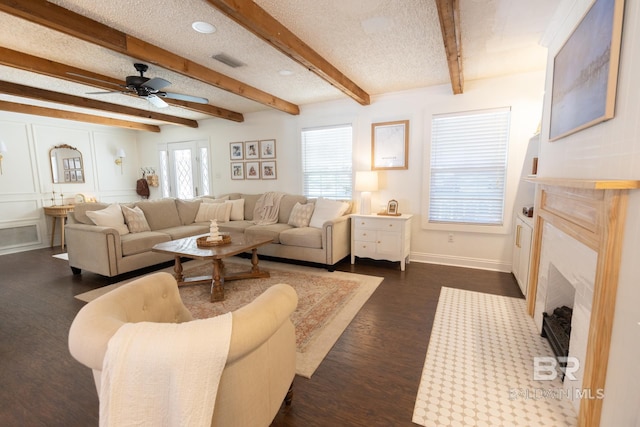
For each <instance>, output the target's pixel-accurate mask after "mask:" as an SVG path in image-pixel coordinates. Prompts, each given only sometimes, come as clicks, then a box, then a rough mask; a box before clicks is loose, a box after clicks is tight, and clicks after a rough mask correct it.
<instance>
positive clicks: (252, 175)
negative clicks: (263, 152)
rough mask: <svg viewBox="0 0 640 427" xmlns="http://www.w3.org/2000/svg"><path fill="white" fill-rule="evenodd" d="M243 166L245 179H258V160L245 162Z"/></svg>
mask: <svg viewBox="0 0 640 427" xmlns="http://www.w3.org/2000/svg"><path fill="white" fill-rule="evenodd" d="M244 167H245V176H246V178H247V179H260V162H247V163H245V165H244Z"/></svg>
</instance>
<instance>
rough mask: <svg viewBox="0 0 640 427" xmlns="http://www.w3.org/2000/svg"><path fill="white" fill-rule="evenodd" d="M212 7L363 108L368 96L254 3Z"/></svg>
mask: <svg viewBox="0 0 640 427" xmlns="http://www.w3.org/2000/svg"><path fill="white" fill-rule="evenodd" d="M207 1H208V2H209V3H210V4H211V5H212V6H213V7H215V8H216V9H217V10H219V11H220V12H222V13H224V14H225V15H226V16H228V17H229V18H231V19H233V20H234V21H236V22H237V23H238V24H240V25H241V26H243V27H244V28H245V29H247V30H249V31H250V32H252V33H253V34H255V35H257V36H258V37H260V38H261V39H263V40H264V41H265V42H267V43H269V44H270V45H271V46H273V47H275V48H276V49H278V50H279V51H281V52H282V53H284V54H285V55H287V56H288V57H290V58H291V59H293V60H294V61H297V62H299V63H300V64H302V66H304V67H305V68H307V69H308V70H310V71H312V72H314V73H315V74H317V75H318V76H320V77H321V78H322V79H324V80H326V81H327V82H328V83H330V84H332V85H333V86H335V87H337V88H338V89H340V90H341V91H342V92H344V93H345V94H346V95H348V96H350V97H351V98H353V99H354V100H356V101H357V102H359V103H360V104H362V105H369V104H370V99H369V94H368V93H367V92H365V91H364V90H363V89H361V88H360V87H359V86H358V85H357V84H355V83H354V82H353V81H351V80H350V79H349V78H348V77H347V76H345V75H344V74H343V73H342V72H340V70H338V69H337V68H336V67H334V66H333V65H332V64H331V63H329V61H327V60H326V59H324V58H323V57H322V56H321V55H320V54H319V53H318V52H316V51H315V50H313V49H312V48H311V47H310V46H309V45H307V44H306V43H305V42H304V41H302V40H300V38H298V36H296V35H295V34H294V33H292V32H291V31H290V30H289V29H288V28H287V27H285V26H284V25H282V24H281V23H280V22H279V21H278V20H276V19H275V18H274V17H273V16H271V15H269V14H268V13H267V12H266V11H265V10H264V9H262V8H261V7H260V6H258V5H257V4H256V3H254V2H253V1H252V0H207Z"/></svg>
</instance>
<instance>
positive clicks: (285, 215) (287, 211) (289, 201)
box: [278, 194, 307, 224]
mask: <svg viewBox="0 0 640 427" xmlns="http://www.w3.org/2000/svg"><path fill="white" fill-rule="evenodd" d="M296 203H300V204H305V203H307V198H306V197H305V196H296V195H293V194H285V195H284V196H282V199H280V207H279V210H278V222H279V223H281V224H286V223H287V222H289V218H290V217H291V211H292V210H293V207H294V206H295V205H296Z"/></svg>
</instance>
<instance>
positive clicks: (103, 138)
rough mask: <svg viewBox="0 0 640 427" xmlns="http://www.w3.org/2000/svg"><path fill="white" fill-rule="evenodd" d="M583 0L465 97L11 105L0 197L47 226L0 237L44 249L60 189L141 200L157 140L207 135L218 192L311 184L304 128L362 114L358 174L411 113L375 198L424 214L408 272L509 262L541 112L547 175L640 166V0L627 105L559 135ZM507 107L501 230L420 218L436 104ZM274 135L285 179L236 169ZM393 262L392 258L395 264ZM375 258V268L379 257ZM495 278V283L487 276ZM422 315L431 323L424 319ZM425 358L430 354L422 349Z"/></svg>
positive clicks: (625, 294) (623, 79) (623, 418)
mask: <svg viewBox="0 0 640 427" xmlns="http://www.w3.org/2000/svg"><path fill="white" fill-rule="evenodd" d="M576 3H577V2H564V3H562V7H564V10H565V14H566V20H565V21H563V22H562V23H561V24H558V23H555V22H554V23H552V24H554V25H555V26H556V27H557V28H556V36H555V37H554V38H553V39H552V40H551V42H550V43H549V45H548V50H549V57H548V58H549V61H548V63H547V65H546V69H541V70H539V71H533V72H527V73H520V74H516V75H509V76H503V77H496V78H491V79H484V80H472V81H467V82H466V84H465V89H464V94H463V95H456V96H453V95H452V94H451V87H450V85H448V84H444V85H436V86H431V87H425V88H419V89H413V90H407V91H401V92H394V93H386V94H381V95H375V96H373V97H372V102H371V105H368V106H366V107H363V106H360V105H358V104H357V103H355V102H353V100H331V101H325V102H317V103H313V104H308V105H302V106H301V110H300V114H299V115H297V116H292V115H286V114H283V113H281V112H277V111H273V110H268V111H258V112H251V113H246V114H245V115H244V122H242V123H232V122H230V121H226V120H220V119H211V120H203V121H200V123H199V127H198V128H197V129H191V128H186V127H178V126H163V127H162V131H161V132H160V133H157V134H156V133H151V132H139V131H130V130H121V129H117V128H110V127H105V126H94V125H88V124H82V123H80V122H72V121H65V120H58V119H47V118H40V117H37V116H32V115H24V114H20V113H12V112H2V113H0V122H1V129H2V130H1V134H0V138H1V139H2V140H3V141H5V143H6V145H7V148H8V150H7V152H6V153H4V154H3V159H2V161H3V163H2V168H3V174H2V175H1V176H0V185H1V186H0V203H2V204H3V205H4V207H3V214H2V218H1V221H2V224H1V225H0V227H2V229H8V228H15V227H33V228H35V229H37V233H36V234H35V236H36V239H35V240H36V241H35V242H32V243H29V244H27V245H8V246H5V247H0V253H2V254H5V255H7V256H10V259H11V260H16V259H19V256H20V253H21V252H24V251H29V252H31V251H36V252H37V251H49V249H46V248H48V246H49V238H50V236H51V233H52V228H51V224H50V218H47V217H46V216H45V215H44V213H43V212H42V206H47V205H50V204H51V198H52V192H53V191H55V192H56V197H57V200H55V203H56V204H60V203H61V199H60V198H61V196H62V195H64V200H65V202H72V201H73V200H74V196H75V194H77V193H86V194H91V195H94V196H96V197H98V198H99V199H100V200H101V201H104V202H128V201H134V200H138V196H137V194H136V192H135V182H136V180H137V179H138V178H140V177H141V170H140V168H149V167H153V168H154V169H158V161H159V160H158V150H159V149H163V148H166V147H167V144H172V143H184V142H191V141H192V142H198V141H204V143H205V144H207V145H208V146H209V147H210V150H211V156H210V157H211V171H212V176H211V192H212V193H213V194H222V193H227V192H232V191H233V192H242V193H259V192H265V191H275V190H278V191H284V192H288V193H293V194H299V193H300V182H301V181H302V172H301V167H300V158H301V153H300V146H299V138H300V132H301V130H302V129H305V128H309V127H320V126H329V125H336V124H344V123H351V124H352V127H353V158H354V162H353V171H354V172H355V171H361V170H368V169H369V168H370V160H371V124H372V123H378V122H386V121H393V120H409V123H410V127H409V149H408V153H409V162H408V163H409V164H408V168H407V169H406V170H399V171H382V172H380V173H379V179H380V185H379V190H378V191H377V192H375V193H374V194H373V198H372V206H373V207H374V209H375V210H380V209H382V206H384V205H386V203H387V201H389V200H391V199H395V200H397V201H398V205H399V210H400V212H403V213H411V214H413V215H414V218H415V219H414V221H413V224H412V235H411V255H410V259H411V261H412V264H411V265H410V266H408V267H407V268H408V272H407V275H410V273H411V269H413V268H416V270H414V271H421V272H426V271H430V270H420V269H421V268H426V267H425V266H422V265H421V264H422V263H426V264H441V265H451V266H457V267H468V268H476V269H483V270H490V271H498V272H503V273H509V272H510V271H511V261H512V245H513V239H514V235H513V220H514V212H515V211H516V210H517V209H519V208H520V206H518V205H516V199H517V193H518V188H519V186H520V176H521V173H522V171H523V170H524V169H527V168H529V167H530V165H529V164H525V156H526V153H527V150H528V148H529V147H528V145H529V141H530V139H531V137H532V136H533V135H534V134H535V133H536V130H537V128H538V126H539V124H540V123H541V133H540V135H541V140H540V146H539V151H538V158H539V166H538V176H539V177H547V178H575V179H627V180H632V179H638V178H639V176H638V172H637V171H638V170H639V168H638V162H639V161H640V152H639V150H638V148H637V143H636V139H637V135H638V126H637V123H638V120H637V117H636V115H637V114H636V113H637V111H638V108H639V107H638V101H637V99H636V98H637V97H635V96H634V93H635V91H634V85H633V76H635V75H637V73H638V61H637V58H638V57H639V55H640V48H638V47H637V46H636V45H634V44H633V43H631V42H630V40H632V35H633V34H635V33H636V32H637V29H638V22H640V9H639V8H638V5H637V4H633V3H631V2H627V4H626V5H625V8H626V9H625V18H624V35H623V42H622V49H621V55H620V69H619V74H618V89H617V99H616V111H615V117H614V118H613V119H612V120H609V121H607V122H604V123H601V124H598V125H596V126H593V127H591V128H588V129H584V130H582V131H580V132H577V133H575V134H572V135H569V136H566V137H564V138H561V139H559V140H557V141H554V142H549V141H548V135H549V117H550V103H551V100H550V95H549V94H550V93H551V89H552V81H551V80H552V79H551V78H550V76H552V73H553V58H554V55H555V53H556V52H557V51H558V50H559V49H560V47H561V46H562V44H563V42H564V40H566V38H567V37H568V36H569V34H570V33H571V31H572V29H573V28H574V27H575V26H576V25H577V23H578V22H579V21H580V19H581V17H582V16H583V14H584V12H585V11H586V10H587V8H588V6H589V5H588V4H586V3H588V2H580V4H576ZM504 106H510V107H511V134H510V145H509V152H508V155H509V158H508V164H509V168H508V171H507V177H508V179H507V181H508V184H507V189H506V196H505V225H504V227H503V229H502V230H501V231H499V232H496V233H477V232H474V231H469V229H468V228H464V227H453V228H451V227H450V228H442V227H440V228H438V227H429V226H428V224H427V225H426V226H425V221H423V220H422V218H421V217H422V215H424V212H425V206H424V204H425V203H426V202H425V200H428V198H426V196H425V195H426V194H428V188H427V185H425V182H426V180H427V171H428V164H429V152H428V147H429V141H430V135H431V120H432V116H433V115H434V114H441V113H450V112H461V111H473V110H480V109H485V108H496V107H504ZM262 139H274V140H275V141H276V144H277V179H276V180H256V181H251V180H233V179H232V177H231V175H230V173H229V172H230V157H229V144H230V143H232V142H235V141H251V140H262ZM61 143H65V144H69V145H71V146H73V147H76V148H77V149H78V150H79V151H80V152H81V153H82V155H83V160H84V168H85V170H84V173H85V182H84V183H82V184H64V185H63V184H55V185H54V184H52V183H51V179H50V174H51V171H50V164H49V158H48V153H49V149H50V148H51V147H53V146H55V145H59V144H61ZM120 148H122V149H123V150H124V152H125V153H126V157H125V158H124V159H123V162H122V165H121V166H120V165H116V164H115V163H114V160H115V159H116V152H117V150H118V149H120ZM151 190H152V192H151V198H157V197H160V195H161V194H160V190H159V188H154V187H152V189H151ZM636 193H637V191H631V192H630V193H629V200H628V208H627V209H628V210H629V212H633V211H634V208H639V207H640V196H639V195H638V194H636ZM358 198H359V195H358V194H357V193H354V199H355V200H356V201H357V200H358ZM531 202H533V201H532V200H531ZM639 230H640V220H639V219H637V218H636V217H635V216H634V215H631V214H629V215H627V219H626V228H625V239H624V241H623V247H622V250H621V262H620V267H619V280H618V289H617V297H616V306H615V315H614V319H613V330H612V335H611V350H610V354H609V361H608V369H607V377H606V381H607V382H606V387H605V389H606V396H605V399H604V403H603V409H602V411H603V413H602V421H601V423H600V425H603V426H604V425H634V422H635V423H637V422H638V417H639V416H640V414H639V413H638V409H637V402H638V401H640V396H639V395H638V393H639V392H638V390H637V387H635V384H637V383H638V381H640V368H639V367H638V366H637V363H636V361H637V359H638V355H640V347H639V346H640V344H639V342H640V340H639V339H638V324H639V322H640V319H638V317H637V316H638V314H637V310H636V307H635V306H636V304H637V302H638V301H640V294H639V292H640V291H639V290H638V287H637V286H636V285H635V280H634V279H635V278H636V277H638V275H639V273H640V272H639V271H638V266H637V265H636V264H637V263H635V262H634V260H635V258H636V257H635V255H636V254H637V253H638V250H640V248H639V247H638V245H639V244H640V243H638V240H637V239H634V237H636V236H638V235H639ZM450 235H451V236H452V238H451V239H450ZM55 239H56V240H55V242H56V244H57V245H59V244H60V241H59V236H55ZM450 240H452V241H450ZM58 249H59V246H58ZM25 256H29V255H27V254H25ZM2 258H6V257H5V256H3V257H2ZM7 259H8V258H7ZM383 264H384V263H383ZM384 267H386V268H392V269H393V268H394V267H395V266H386V265H385V266H384ZM366 268H374V267H370V266H369V265H367V266H366ZM436 271H437V270H436ZM396 273H397V274H399V272H396ZM396 273H392V275H393V274H396ZM372 274H380V273H379V272H376V273H372ZM474 274H476V273H475V272H473V273H469V274H468V276H469V278H471V277H473V275H474ZM413 277H415V274H414V275H413ZM389 279H390V280H391V278H389ZM385 280H387V279H385ZM393 280H395V284H396V285H400V286H402V283H403V280H404V277H402V276H397V277H395V279H393ZM407 280H409V279H407ZM470 280H471V279H470ZM3 282H4V279H3ZM486 286H487V288H491V285H489V284H487V285H486ZM3 288H4V283H3ZM475 290H477V291H482V290H483V289H482V285H478V286H477V287H476V288H475ZM436 295H437V294H436ZM420 327H421V328H424V325H420ZM427 334H428V331H427ZM9 339H10V338H9ZM353 345H356V344H355V343H354V344H353ZM420 357H424V354H422V355H420ZM327 398H328V399H329V396H327ZM367 424H371V423H367Z"/></svg>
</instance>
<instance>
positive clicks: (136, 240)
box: [120, 231, 171, 256]
mask: <svg viewBox="0 0 640 427" xmlns="http://www.w3.org/2000/svg"><path fill="white" fill-rule="evenodd" d="M170 240H171V236H169V235H168V234H167V233H162V232H158V231H143V232H142V233H131V234H127V235H126V236H122V237H121V239H120V241H121V243H122V256H128V255H135V254H141V253H143V252H149V251H150V250H151V248H152V247H153V245H157V244H158V243H163V242H168V241H170Z"/></svg>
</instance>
